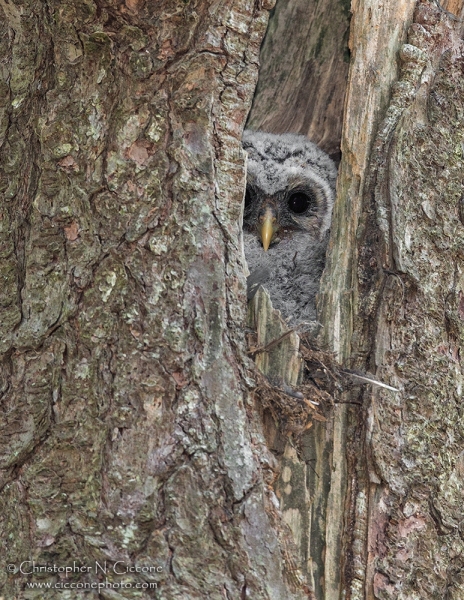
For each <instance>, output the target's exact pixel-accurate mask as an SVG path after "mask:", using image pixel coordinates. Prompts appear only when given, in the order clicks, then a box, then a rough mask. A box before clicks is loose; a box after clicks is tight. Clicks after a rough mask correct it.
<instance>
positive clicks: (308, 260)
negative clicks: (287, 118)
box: [243, 130, 337, 326]
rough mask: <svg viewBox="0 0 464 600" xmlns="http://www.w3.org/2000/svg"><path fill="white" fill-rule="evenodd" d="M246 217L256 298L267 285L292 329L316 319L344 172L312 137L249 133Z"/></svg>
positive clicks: (252, 288)
mask: <svg viewBox="0 0 464 600" xmlns="http://www.w3.org/2000/svg"><path fill="white" fill-rule="evenodd" d="M243 147H244V149H245V150H246V151H247V153H248V162H247V192H246V197H245V209H244V218H243V230H244V231H243V236H244V248H245V258H246V261H247V265H248V269H249V271H250V275H249V277H248V290H249V297H250V296H252V295H253V294H254V293H255V292H256V289H257V288H258V287H259V285H263V286H264V287H265V288H266V289H267V290H268V292H269V294H270V296H271V300H272V304H273V306H274V308H276V309H278V310H280V311H281V313H282V316H283V317H284V318H285V319H286V320H287V321H288V322H289V324H290V325H292V326H296V325H299V326H304V325H305V324H308V325H309V324H310V323H311V322H314V321H315V320H316V294H317V292H318V289H319V280H320V277H321V274H322V270H323V268H324V262H325V252H326V248H327V242H328V234H329V228H330V223H331V214H332V207H333V202H334V198H335V180H336V176H337V170H336V167H335V164H334V163H333V161H332V160H331V159H330V158H329V156H328V155H327V154H326V153H325V152H323V151H322V150H321V149H320V148H318V147H317V146H316V145H315V144H313V143H312V142H310V141H309V140H308V139H307V138H306V137H305V136H300V135H295V134H283V135H274V134H269V133H263V132H257V131H249V130H248V131H245V132H244V136H243Z"/></svg>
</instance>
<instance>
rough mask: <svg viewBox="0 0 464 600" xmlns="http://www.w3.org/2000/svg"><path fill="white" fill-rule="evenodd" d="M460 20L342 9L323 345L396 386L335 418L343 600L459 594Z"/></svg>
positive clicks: (397, 7) (424, 6) (426, 7)
mask: <svg viewBox="0 0 464 600" xmlns="http://www.w3.org/2000/svg"><path fill="white" fill-rule="evenodd" d="M447 8H450V7H447ZM454 10H456V14H460V12H461V10H462V3H459V6H457V5H455V6H454ZM413 11H414V16H413ZM411 21H413V22H412V24H411V25H410V22H411ZM409 25H410V27H409V31H408V34H407V39H405V38H406V36H405V32H406V27H407V26H409ZM460 28H461V23H459V22H458V21H457V20H456V19H455V18H454V17H453V15H450V14H447V13H446V12H445V11H444V10H443V9H442V8H440V7H439V6H438V5H437V4H436V3H435V2H431V1H428V0H421V1H420V2H418V3H417V6H416V3H415V2H411V1H409V2H404V3H398V2H395V3H383V4H382V5H378V4H377V3H370V2H368V3H363V5H362V6H360V5H358V4H357V3H354V4H353V20H352V27H351V34H350V47H351V49H352V52H353V56H352V65H351V70H350V76H349V86H348V92H347V100H346V108H345V117H344V128H343V131H344V136H343V141H342V153H343V160H342V164H341V169H340V175H339V187H338V202H337V206H336V210H335V215H334V221H335V226H334V228H333V234H332V246H331V251H330V252H329V263H328V266H327V270H326V272H325V275H324V280H323V286H322V289H323V293H322V298H321V300H322V307H323V320H324V322H325V323H326V324H327V323H330V324H331V327H326V329H325V339H326V340H327V341H330V342H331V343H332V345H333V348H334V349H335V350H336V351H337V352H338V354H339V356H340V358H341V359H342V360H345V361H347V362H348V364H349V365H350V366H354V367H358V368H360V369H362V370H365V371H366V370H367V371H371V372H373V373H374V374H375V375H376V377H377V379H380V380H382V381H385V382H386V383H389V384H391V385H393V386H395V387H397V388H399V390H400V391H399V392H398V393H394V392H390V391H385V390H382V389H381V388H375V389H374V390H372V391H365V392H364V393H356V394H355V393H354V391H351V392H349V393H347V394H346V397H345V399H346V400H347V401H349V400H351V401H356V400H357V401H361V403H362V405H363V407H364V408H363V409H362V410H359V409H358V407H356V405H352V407H351V408H350V409H349V410H347V409H346V408H345V409H343V408H341V410H339V414H338V416H337V417H336V422H337V420H338V423H339V427H338V429H339V430H340V431H341V432H344V433H343V434H341V435H340V436H339V438H338V440H337V437H335V438H334V455H335V454H340V455H344V454H345V450H346V457H347V472H346V475H345V474H344V473H343V472H340V474H338V475H337V474H336V473H335V474H334V477H333V486H334V488H335V489H336V488H337V487H338V488H340V489H344V490H346V492H345V494H344V496H342V498H343V497H345V503H344V505H345V507H348V510H347V511H343V510H342V509H341V504H340V503H339V502H337V503H332V506H333V509H332V511H329V514H328V517H327V519H328V521H332V522H335V523H338V524H339V525H338V530H339V531H340V530H343V531H344V544H343V546H344V550H343V553H342V555H343V556H344V581H343V583H342V585H341V590H343V594H344V597H345V598H347V599H350V600H354V599H356V600H357V599H361V598H363V599H371V598H372V599H373V598H383V599H386V598H392V599H393V598H394V599H397V598H404V599H406V598H408V599H413V598H416V599H417V600H419V599H422V598H437V599H438V598H440V599H441V598H447V599H448V598H449V599H451V598H453V599H458V598H462V597H463V594H464V581H463V579H462V572H463V571H462V567H463V559H462V556H463V550H464V547H463V542H462V535H461V529H462V523H463V522H464V514H463V511H462V479H463V467H462V463H463V454H462V444H461V439H462V427H461V421H462V408H461V404H462V402H461V394H462V390H461V388H462V369H461V362H460V344H461V343H462V342H461V340H462V334H463V325H462V320H463V315H462V303H461V296H462V294H463V293H462V283H461V280H462V276H461V267H460V262H461V257H462V253H461V247H462V243H461V242H462V235H463V231H464V230H462V222H461V219H462V216H461V212H460V206H461V198H462V193H463V191H462V190H463V177H462V162H463V158H462V157H463V149H462V134H461V131H462V127H463V123H462V119H463V115H464V110H463V109H464V94H463V78H462V73H463V43H462V41H461V37H460ZM368 33H369V35H368ZM403 41H407V42H408V43H407V44H406V45H402V42H403ZM397 56H399V59H400V65H401V68H400V71H399V73H397V71H396V57H397ZM396 79H398V81H395V80H396ZM392 84H393V85H392ZM361 89H362V93H363V96H362V97H363V102H360V95H359V92H360V90H361ZM347 249H348V251H347ZM346 406H348V405H345V407H346ZM334 430H335V431H336V430H337V427H335V428H334ZM331 495H333V492H332V490H331ZM342 523H344V525H343V529H342ZM328 541H329V542H330V540H328ZM330 547H332V550H331V549H330ZM334 547H336V546H335V545H334V544H332V545H330V543H329V544H328V548H329V553H331V554H332V555H333V556H335V558H337V556H336V555H334V551H333V548H334ZM329 562H330V559H329ZM332 564H333V565H334V566H335V564H336V562H335V561H332ZM326 565H327V561H326ZM325 597H326V598H339V597H340V596H339V593H338V592H337V591H334V592H333V593H331V592H330V588H329V586H328V587H327V592H326V596H325Z"/></svg>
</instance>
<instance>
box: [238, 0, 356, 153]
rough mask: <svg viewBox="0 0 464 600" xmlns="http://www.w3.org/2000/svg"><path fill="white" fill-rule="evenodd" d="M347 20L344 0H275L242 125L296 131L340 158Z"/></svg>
mask: <svg viewBox="0 0 464 600" xmlns="http://www.w3.org/2000/svg"><path fill="white" fill-rule="evenodd" d="M349 21H350V2H349V0H342V1H340V2H338V1H337V2H334V1H327V0H325V1H323V2H320V1H319V2H318V1H316V0H309V1H308V0H292V1H291V2H287V1H286V0H277V3H276V7H275V9H274V12H273V15H272V18H271V20H270V24H269V27H268V30H267V33H266V37H265V39H264V42H263V47H262V49H261V53H260V62H261V68H260V75H259V79H258V87H257V89H256V94H255V97H254V100H253V106H252V109H251V112H250V116H249V119H248V124H247V126H248V127H250V128H251V129H262V130H263V131H270V132H273V133H286V132H288V131H292V132H294V133H302V134H304V135H307V136H308V137H309V139H311V140H312V141H314V142H315V143H316V144H318V145H319V146H320V147H321V148H322V149H323V150H325V151H326V152H328V153H329V154H331V155H332V156H333V157H334V158H335V159H339V158H340V139H341V128H342V119H343V111H342V107H343V99H344V96H345V89H346V81H347V74H348V66H349V51H348V46H347V41H348V31H349Z"/></svg>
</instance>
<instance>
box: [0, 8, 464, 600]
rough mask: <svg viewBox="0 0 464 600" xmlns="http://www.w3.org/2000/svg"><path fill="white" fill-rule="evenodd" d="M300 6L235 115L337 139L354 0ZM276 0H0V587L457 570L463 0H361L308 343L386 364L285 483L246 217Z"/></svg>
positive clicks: (235, 583) (432, 577) (253, 591)
mask: <svg viewBox="0 0 464 600" xmlns="http://www.w3.org/2000/svg"><path fill="white" fill-rule="evenodd" d="M316 4H317V11H318V12H317V16H318V19H316V18H315V17H314V15H313V17H314V18H312V19H311V18H310V19H308V20H307V22H306V26H308V27H309V28H310V30H311V31H312V33H311V35H308V37H306V33H307V29H305V27H304V26H303V20H302V19H300V18H299V17H298V15H299V14H300V13H299V12H298V11H299V10H301V9H300V8H298V7H299V6H300V5H299V4H298V3H297V2H296V0H295V2H294V3H292V2H291V3H288V4H287V5H286V6H284V5H283V4H281V5H279V6H278V7H277V9H276V13H275V16H276V18H277V19H281V20H280V21H279V20H277V21H276V22H275V25H273V26H272V27H273V28H271V29H270V33H269V36H268V38H267V40H266V43H265V46H264V50H263V52H264V54H263V57H266V56H268V57H270V59H269V60H270V61H271V62H270V63H269V64H271V63H272V61H274V65H278V64H280V65H283V67H282V68H283V70H284V72H287V76H285V77H284V78H283V79H279V80H278V82H277V87H276V86H275V85H274V83H273V80H274V81H275V80H276V77H275V71H273V70H272V69H271V68H270V67H266V66H265V67H264V70H263V74H265V73H269V75H266V76H265V77H264V79H263V82H262V83H260V87H259V90H258V94H257V96H256V100H255V105H254V107H253V112H252V115H251V121H250V122H251V124H252V125H253V126H255V127H258V126H262V127H265V126H266V124H267V125H269V124H270V123H271V122H272V123H273V125H272V126H271V125H269V126H268V127H267V129H272V128H274V130H275V131H282V130H283V129H282V128H285V129H289V130H293V131H299V132H303V133H309V134H310V135H311V136H312V137H313V139H315V141H318V142H320V143H321V145H322V146H324V147H325V148H326V149H327V150H328V151H329V152H331V153H333V154H336V152H337V147H338V146H337V145H338V140H339V139H340V125H339V122H340V120H339V119H338V117H337V115H338V114H341V110H340V113H337V110H336V106H337V103H340V98H342V97H343V95H344V94H342V93H341V90H340V89H339V86H335V87H332V88H331V81H332V76H333V73H334V72H336V73H337V77H338V76H340V73H342V72H343V73H345V71H343V68H342V65H344V64H347V63H344V62H343V54H342V55H341V54H340V52H341V51H342V50H343V44H341V45H338V44H335V45H334V46H333V48H337V51H336V52H337V57H338V58H337V60H338V61H341V62H337V60H335V59H334V61H332V62H330V61H329V63H330V65H332V70H330V69H329V72H330V73H332V75H331V77H330V78H324V71H323V69H322V67H321V68H320V67H319V65H317V60H316V59H319V57H322V58H321V59H320V60H321V61H322V63H321V64H323V62H324V61H325V62H326V63H327V61H328V59H327V54H325V51H326V50H327V48H328V47H329V46H330V45H331V44H332V43H333V40H334V39H335V40H338V42H340V40H343V33H342V30H343V23H345V25H344V26H345V30H346V23H347V13H346V7H345V5H344V4H343V3H338V10H339V11H340V10H342V11H344V15H345V16H344V18H345V21H343V19H342V20H340V21H339V20H336V19H335V17H334V16H333V15H334V12H332V11H333V10H334V7H335V6H336V5H337V3H330V2H328V0H327V2H325V3H324V2H319V3H316ZM416 4H417V7H416ZM270 8H271V6H270V5H267V4H264V5H260V4H253V3H246V4H243V2H238V1H237V0H227V2H225V3H223V4H220V5H218V4H209V3H207V2H206V1H203V0H198V2H195V3H189V2H187V3H184V4H180V3H174V2H173V3H169V2H166V3H162V4H159V3H158V4H157V3H153V2H150V1H149V0H147V1H146V2H144V1H143V0H126V1H125V3H112V2H106V3H104V2H93V1H92V0H82V1H80V2H70V3H63V2H48V3H45V2H43V1H39V0H15V1H13V0H8V1H7V0H0V47H1V50H0V52H1V56H2V57H3V61H2V63H1V80H0V81H1V83H0V85H1V94H0V173H1V177H0V193H1V216H2V219H1V227H0V238H1V244H0V248H1V252H2V255H1V257H2V261H1V263H0V269H1V274H2V282H3V285H2V289H1V291H0V310H1V316H0V328H1V336H0V346H1V347H0V351H1V353H2V372H1V383H0V390H1V402H2V414H3V417H2V421H1V424H0V469H1V471H0V474H1V496H0V502H1V510H0V531H1V535H0V537H1V542H0V543H1V547H2V556H3V557H4V564H5V566H7V565H8V567H7V569H5V568H4V569H3V570H1V571H0V591H1V593H2V594H3V596H4V597H5V598H42V597H43V596H44V592H43V590H41V589H39V588H38V587H36V588H35V589H34V588H33V587H31V586H32V585H35V586H38V585H39V584H40V585H51V586H55V587H51V588H47V591H46V597H47V598H51V599H53V598H58V597H60V598H61V597H64V596H63V590H65V589H67V590H68V591H67V594H68V596H67V597H74V596H75V591H73V590H76V589H79V590H81V589H84V586H88V587H87V591H88V594H89V595H88V597H89V598H97V597H102V598H107V599H110V598H111V599H118V598H147V599H148V598H204V597H208V598H234V599H235V598H245V597H249V598H253V599H255V598H263V599H267V598H269V599H270V598H272V599H279V600H280V599H283V598H285V599H287V598H302V597H305V596H308V595H312V597H314V594H313V592H312V590H311V589H310V588H311V587H313V589H314V591H315V597H316V598H317V600H319V599H322V598H324V600H339V599H341V598H345V599H346V600H355V599H356V600H358V599H359V600H360V599H361V598H362V599H373V598H383V599H385V598H392V599H397V598H399V599H401V598H404V599H408V600H409V599H417V600H419V599H422V598H437V599H440V600H441V599H442V598H446V599H447V600H458V599H461V598H462V597H463V596H464V579H463V576H462V573H463V572H464V570H463V567H464V564H463V562H464V559H463V558H462V557H463V556H464V546H463V539H464V537H463V533H462V532H463V529H464V525H463V524H464V514H463V510H462V503H463V498H462V487H463V478H464V453H463V452H462V448H461V446H462V444H461V439H462V436H463V435H464V432H463V430H462V420H463V419H462V409H461V404H462V403H461V397H462V384H463V381H462V379H463V376H462V369H461V356H460V344H461V343H462V340H463V334H464V330H463V324H462V323H463V319H464V309H463V306H464V303H463V300H462V298H463V297H464V284H463V280H464V279H463V275H462V273H461V271H462V269H461V259H462V250H461V248H462V247H463V243H461V242H463V241H464V240H463V239H462V237H463V235H464V234H463V231H464V229H463V223H464V209H463V206H462V205H463V202H462V197H463V177H462V172H463V160H464V159H463V156H464V148H463V144H462V134H461V131H462V130H463V127H464V123H463V120H464V100H463V98H464V89H463V85H464V84H463V81H464V79H463V72H464V61H463V56H464V49H463V42H462V40H461V33H462V22H460V21H458V20H457V19H456V17H454V16H453V14H454V15H456V16H457V17H461V16H462V15H463V3H462V0H447V2H446V4H445V3H444V5H443V7H442V8H440V7H439V6H438V4H437V3H435V2H433V1H432V0H419V1H418V2H417V3H416V0H395V2H393V0H388V1H386V2H383V3H380V4H379V3H376V2H373V0H366V1H365V2H363V3H360V2H358V1H357V0H353V3H352V7H351V11H352V14H353V17H352V22H351V30H350V40H349V47H350V50H351V64H350V72H349V76H348V88H347V94H346V98H345V112H344V117H343V132H342V138H341V149H342V162H341V165H340V173H339V180H338V199H337V204H336V207H335V211H334V218H333V227H332V240H331V245H330V249H329V256H328V263H327V267H326V271H325V274H324V278H323V282H322V289H321V296H320V308H321V310H320V315H321V316H320V319H321V321H322V323H323V327H324V328H323V332H322V334H321V336H320V340H321V343H323V344H324V345H327V346H329V347H331V348H332V349H333V351H334V352H335V353H336V354H337V356H338V358H339V359H340V361H343V362H344V363H345V364H347V365H348V366H350V367H356V368H359V369H362V370H364V371H371V372H373V373H374V374H375V375H376V377H377V378H378V379H381V380H383V381H385V382H387V383H390V384H392V385H394V386H395V387H397V388H399V390H400V391H399V393H395V392H390V391H379V390H378V389H375V390H372V389H371V388H370V387H369V388H366V387H363V388H359V387H358V388H354V389H350V390H347V391H346V392H345V394H343V395H342V397H341V398H340V402H341V403H340V404H338V405H336V406H335V408H334V414H333V416H332V418H331V419H330V420H329V422H328V424H327V425H321V424H317V425H316V426H315V427H314V428H313V429H312V430H310V431H309V433H308V437H307V441H308V446H307V450H306V451H305V452H306V454H305V455H304V459H305V461H306V463H307V464H304V463H305V461H301V460H300V458H299V457H296V456H294V455H292V454H291V452H290V450H289V448H288V447H287V449H286V451H285V453H284V458H283V460H284V461H287V462H286V463H285V464H286V465H287V466H288V467H289V471H286V472H285V473H284V472H283V471H282V472H281V476H280V478H279V479H277V482H275V478H276V474H277V473H278V471H279V465H278V461H276V459H275V458H274V457H273V455H272V454H271V453H270V452H269V450H268V448H267V447H266V444H265V442H264V436H263V434H262V429H261V422H260V417H261V415H260V412H259V411H256V410H255V407H254V405H253V402H252V399H251V397H250V394H249V392H250V390H251V389H252V387H253V385H254V383H253V380H252V379H251V378H250V372H249V369H248V367H249V363H248V361H247V359H246V357H245V347H244V335H243V332H244V329H245V300H244V275H243V257H242V253H241V248H240V243H239V239H240V210H241V209H240V206H241V201H242V198H243V189H244V177H245V175H244V164H243V163H244V160H243V153H242V150H241V145H240V137H241V131H242V128H243V123H244V121H245V118H246V115H247V112H248V110H249V107H250V103H251V96H252V93H253V90H254V86H255V82H256V77H257V55H258V49H259V45H260V43H261V40H262V37H263V35H264V29H265V27H266V22H267V10H268V9H270ZM444 9H446V11H450V12H451V13H453V14H449V13H447V12H445V10H444ZM293 10H295V11H296V12H292V11H293ZM315 10H316V9H315ZM337 14H338V15H339V16H340V14H341V13H340V12H338V13H337ZM289 15H290V16H292V15H293V17H292V18H293V21H294V22H295V25H296V26H297V27H296V28H295V31H298V33H297V34H295V35H293V37H292V39H291V42H292V44H293V42H295V46H293V45H292V46H291V47H292V48H294V47H295V48H297V49H299V50H301V52H300V53H297V54H293V51H292V52H290V51H289V52H288V53H287V54H286V55H285V60H284V59H282V60H277V61H276V60H275V57H276V56H277V57H279V56H280V55H281V56H284V54H285V53H284V52H282V53H281V54H280V51H278V50H277V51H276V42H275V41H273V40H275V39H276V38H275V35H276V32H278V31H281V32H282V31H289V29H288V28H285V27H282V24H283V23H286V22H288V18H289ZM295 15H297V16H296V17H295ZM324 19H328V21H327V22H328V23H330V22H331V21H333V22H334V23H335V22H336V23H337V25H336V27H335V26H333V28H328V29H327V28H326V29H325V30H324V26H323V25H322V24H321V20H324ZM337 19H338V17H337ZM332 32H337V33H336V35H335V36H333V37H332V36H331V35H329V34H330V33H332ZM318 40H319V41H320V44H319V45H318ZM330 40H332V41H330ZM406 41H407V42H408V44H407V45H406V46H404V45H403V44H404V42H406ZM298 42H301V43H300V44H298ZM325 44H328V46H325ZM283 47H284V48H285V47H286V46H285V45H284V46H283ZM290 55H291V56H292V57H294V56H299V57H300V59H301V60H300V59H298V60H296V59H293V60H290V61H288V60H287V57H288V56H290ZM340 56H341V58H340ZM398 57H399V58H400V65H401V67H400V69H398V67H397V64H398V63H397V59H398ZM266 60H268V59H266ZM305 61H309V64H310V66H311V68H309V67H307V68H306V67H305V66H304V65H303V64H302V62H303V63H304V64H305V65H306V62H305ZM311 61H312V62H311ZM315 65H316V66H315ZM335 65H338V66H337V67H336V66H335ZM266 69H270V70H267V71H266ZM288 73H291V75H290V76H289V75H288ZM343 77H345V75H343ZM337 81H338V80H337ZM340 81H341V80H340ZM343 81H344V79H343ZM289 82H291V85H290V87H289ZM297 82H302V85H301V86H300V87H299V88H298V89H299V90H300V91H301V93H299V94H294V95H292V93H291V92H292V90H294V89H296V87H298V86H297ZM308 82H310V83H308ZM317 82H319V83H320V88H321V89H324V90H326V92H325V95H320V96H319V95H318V94H315V93H313V91H312V90H313V89H316V88H317V85H318V84H317ZM321 82H322V83H321ZM324 82H325V83H324ZM303 84H304V85H303ZM273 86H274V87H275V89H278V90H282V91H279V97H278V98H277V100H275V96H273V91H272V89H273ZM292 86H293V88H292ZM330 90H332V92H331V91H330ZM343 92H344V89H343ZM331 93H333V94H335V93H336V94H338V96H337V97H338V98H339V100H337V101H335V100H332V99H331V98H333V97H334V96H331ZM273 97H274V101H273V100H272V98H273ZM283 100H285V102H283ZM291 101H292V102H293V101H294V102H295V103H294V104H289V102H291ZM273 102H274V104H275V106H276V112H274V110H271V108H270V107H272V106H273ZM260 106H261V107H263V108H260ZM290 107H293V108H292V110H290V109H289V108H290ZM279 111H280V116H279V114H278V113H279ZM283 113H286V118H285V119H284V118H283V117H282V114H283ZM267 118H269V120H266V119H267ZM337 119H338V120H337ZM337 132H338V133H337ZM288 342H289V344H290V346H292V344H294V343H295V340H288ZM290 346H289V347H290ZM292 356H293V358H292V361H293V363H292V364H293V365H294V370H293V371H292V372H293V374H294V375H295V377H296V373H297V371H298V368H297V363H298V360H296V361H295V355H294V354H293V355H292ZM263 361H264V358H263ZM347 402H348V403H350V402H351V403H353V404H346V403H347ZM359 404H361V408H360V407H359ZM282 451H283V449H282ZM289 452H290V453H289ZM313 459H314V460H313ZM285 464H284V466H285ZM289 473H290V475H289ZM285 478H287V483H290V487H292V489H294V488H295V486H300V489H299V493H300V495H301V497H302V498H303V500H304V501H303V502H302V503H300V504H299V505H298V506H296V508H295V506H294V505H292V506H290V504H288V503H287V504H285V502H286V500H285V489H287V488H286V487H285V486H284V485H283V484H282V482H285ZM298 482H300V483H298ZM273 484H275V485H276V489H277V491H278V492H279V494H280V497H281V498H284V500H282V509H283V511H284V514H285V515H286V520H287V522H288V523H289V524H290V525H291V526H292V528H293V531H294V532H295V540H296V542H297V546H298V551H299V554H300V564H298V559H297V558H296V557H295V554H294V544H293V541H292V539H291V537H290V535H289V531H288V528H287V527H286V526H285V524H283V523H282V521H281V517H280V512H279V510H278V509H277V508H276V504H277V502H276V499H275V497H274V492H273V489H272V486H273ZM308 490H309V492H310V495H309V497H308V496H307V492H308ZM294 501H295V497H294V496H292V498H291V502H294ZM305 506H306V507H307V512H306V513H305V512H304V511H303V508H304V507H305ZM290 508H291V509H292V510H293V509H294V510H293V512H292V511H291V510H289V509H290ZM297 514H298V515H300V516H299V517H298V518H297V516H295V515H297ZM300 517H301V518H300ZM292 519H293V520H292ZM303 547H305V548H306V550H305V552H306V554H305V553H304V552H302V548H303ZM11 565H12V566H11ZM45 565H48V567H49V569H52V570H49V571H43V570H42V571H41V572H39V571H33V568H34V567H35V568H37V569H38V568H39V567H41V566H42V567H43V566H45ZM97 565H98V567H97ZM115 565H117V568H116V569H115V568H114V567H115ZM66 567H68V568H72V569H73V570H72V571H68V572H67V573H65V572H56V569H64V568H66ZM299 567H301V570H302V571H303V573H307V574H308V575H309V579H310V582H311V581H312V585H310V587H308V586H307V585H306V584H305V583H304V577H302V576H301V574H300V573H299ZM78 568H81V571H80V572H77V569H78ZM53 569H55V571H53ZM105 569H106V572H105ZM121 573H122V574H121ZM71 585H73V586H74V588H72V587H70V586H71ZM66 586H67V587H66ZM76 586H81V587H80V588H79V587H76ZM90 586H93V587H90ZM98 586H100V589H98ZM130 586H132V587H130ZM136 586H138V587H136Z"/></svg>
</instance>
